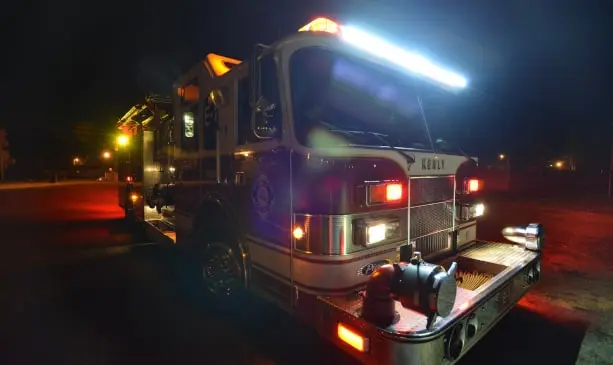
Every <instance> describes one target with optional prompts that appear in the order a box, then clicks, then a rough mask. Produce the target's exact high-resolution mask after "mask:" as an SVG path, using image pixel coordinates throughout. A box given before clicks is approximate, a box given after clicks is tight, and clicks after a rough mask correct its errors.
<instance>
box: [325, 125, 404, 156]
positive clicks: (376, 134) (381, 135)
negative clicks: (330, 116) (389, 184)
mask: <svg viewBox="0 0 613 365" xmlns="http://www.w3.org/2000/svg"><path fill="white" fill-rule="evenodd" d="M325 124H327V123H325ZM328 126H330V125H328ZM330 127H331V126H330ZM330 132H335V133H344V134H367V135H369V136H373V137H375V138H376V139H378V140H379V141H380V142H381V143H383V145H384V146H385V147H388V148H389V149H391V150H393V151H395V152H397V153H399V154H400V155H402V157H404V158H405V159H407V160H409V161H410V163H413V162H415V159H414V158H413V157H412V156H410V155H407V154H406V153H404V152H403V151H401V150H399V149H398V148H397V147H396V146H394V144H392V143H391V142H390V136H389V135H387V134H384V133H379V132H372V131H355V130H348V129H330Z"/></svg>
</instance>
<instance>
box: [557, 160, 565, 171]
mask: <svg viewBox="0 0 613 365" xmlns="http://www.w3.org/2000/svg"><path fill="white" fill-rule="evenodd" d="M563 165H564V163H563V162H562V161H556V167H557V168H558V169H561V168H562V166H563Z"/></svg>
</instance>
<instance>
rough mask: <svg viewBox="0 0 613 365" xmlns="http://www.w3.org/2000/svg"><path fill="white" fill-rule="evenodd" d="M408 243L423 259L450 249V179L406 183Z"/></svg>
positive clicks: (451, 218) (436, 178) (449, 177)
mask: <svg viewBox="0 0 613 365" xmlns="http://www.w3.org/2000/svg"><path fill="white" fill-rule="evenodd" d="M409 189H410V190H409V191H410V195H409V207H410V215H409V219H410V240H411V241H414V242H415V245H416V249H417V250H418V251H420V252H421V253H422V255H424V256H428V255H431V254H434V253H438V252H441V251H445V250H448V249H450V248H451V241H450V238H449V232H450V231H451V230H453V226H454V189H455V177H454V176H437V177H413V178H411V179H410V180H409Z"/></svg>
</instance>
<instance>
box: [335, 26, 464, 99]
mask: <svg viewBox="0 0 613 365" xmlns="http://www.w3.org/2000/svg"><path fill="white" fill-rule="evenodd" d="M340 35H341V37H342V38H343V39H344V40H345V41H347V42H348V43H351V44H352V45H354V46H356V47H358V48H361V49H363V50H366V51H369V52H371V53H373V54H376V55H378V56H379V57H381V58H384V59H386V60H388V61H390V62H393V63H395V64H396V65H398V66H401V67H404V68H405V69H407V70H408V71H410V72H413V73H416V74H419V75H422V76H426V77H428V78H430V79H432V80H435V81H437V82H440V83H442V84H444V85H448V86H451V87H456V88H464V87H466V86H467V85H468V81H467V80H466V78H464V77H462V76H460V75H458V74H456V73H453V72H451V71H449V70H446V69H444V68H442V67H439V66H437V65H435V64H433V63H432V62H430V61H429V60H428V59H426V58H425V57H423V56H421V55H419V54H417V53H413V52H408V51H405V50H403V49H401V48H399V47H396V46H394V45H392V44H390V43H388V42H386V41H384V40H382V39H379V38H377V37H374V36H372V35H370V34H368V33H366V32H364V31H362V30H360V29H357V28H354V27H351V26H343V27H342V30H341V32H340Z"/></svg>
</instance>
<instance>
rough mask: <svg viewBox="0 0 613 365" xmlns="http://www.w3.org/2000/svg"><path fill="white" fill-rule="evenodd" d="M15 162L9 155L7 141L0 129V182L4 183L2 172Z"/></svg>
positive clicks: (2, 130) (4, 133)
mask: <svg viewBox="0 0 613 365" xmlns="http://www.w3.org/2000/svg"><path fill="white" fill-rule="evenodd" d="M14 162H15V161H14V160H13V159H12V158H11V154H10V153H9V141H8V137H7V133H6V131H5V130H4V129H0V182H2V181H4V171H5V170H6V168H7V167H8V166H9V165H10V164H11V163H14Z"/></svg>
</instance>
